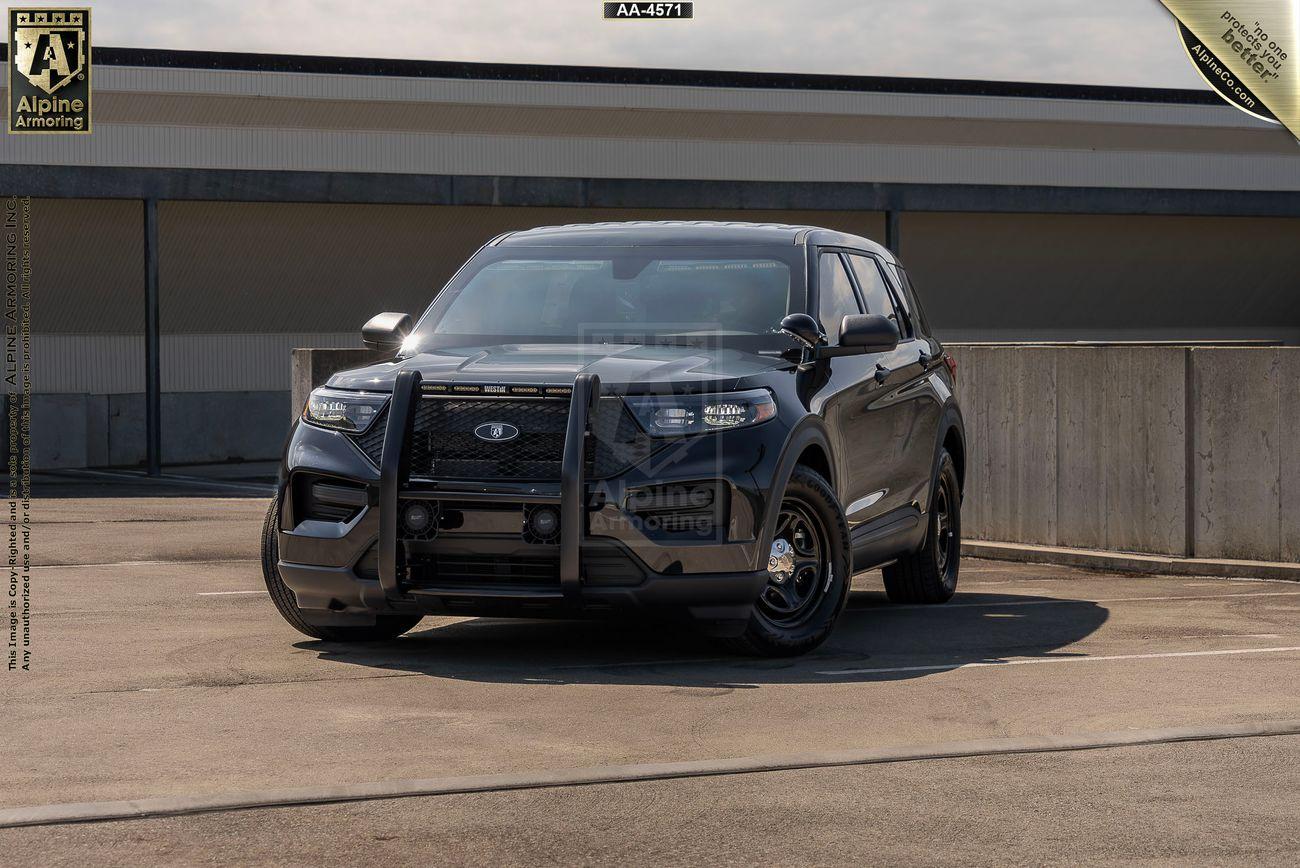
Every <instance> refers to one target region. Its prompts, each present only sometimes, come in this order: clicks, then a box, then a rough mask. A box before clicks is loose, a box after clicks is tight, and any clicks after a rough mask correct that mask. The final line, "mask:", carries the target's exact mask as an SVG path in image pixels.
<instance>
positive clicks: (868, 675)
mask: <svg viewBox="0 0 1300 868" xmlns="http://www.w3.org/2000/svg"><path fill="white" fill-rule="evenodd" d="M114 492H117V493H121V492H127V493H130V494H132V495H133V496H127V497H121V496H103V495H105V494H112V493H114ZM59 494H60V495H61V496H58V497H47V498H42V499H41V500H39V501H38V502H37V503H36V504H35V505H34V507H33V514H34V517H35V518H36V525H35V532H34V547H35V553H36V559H35V563H36V564H37V567H36V568H35V570H34V579H35V583H36V592H35V607H34V608H35V611H36V613H37V614H36V617H35V620H34V627H33V652H34V659H35V664H36V670H37V671H36V672H34V673H33V674H31V675H28V676H21V677H20V676H14V675H9V676H8V677H5V678H3V679H0V691H2V692H3V703H4V709H5V714H4V718H5V720H4V731H5V774H4V775H3V777H2V778H0V781H2V782H0V825H3V818H4V816H6V814H4V813H3V812H6V811H9V812H11V813H10V814H9V815H8V816H11V817H12V816H13V814H12V811H13V809H18V808H34V807H39V806H58V805H65V804H70V803H100V802H116V801H120V800H137V799H148V798H162V799H172V800H173V801H176V800H180V799H187V798H206V797H210V796H214V795H215V796H222V795H229V794H237V793H247V794H251V795H250V798H251V799H252V800H253V801H254V802H258V800H259V799H260V800H261V801H260V802H258V805H257V806H256V807H253V808H248V809H243V810H236V811H222V812H211V811H205V812H201V813H198V814H194V815H185V816H175V817H156V818H148V819H129V820H115V821H110V822H92V823H75V824H73V823H60V822H55V823H53V824H50V825H42V826H33V827H23V828H0V852H5V853H8V854H10V855H11V856H14V855H18V857H19V861H20V862H23V863H26V864H68V865H73V864H85V862H86V861H87V859H88V854H91V853H93V854H94V858H93V861H95V862H97V863H99V864H121V865H139V864H149V863H156V862H161V863H168V864H206V863H229V862H237V863H245V864H247V863H257V864H316V865H333V864H340V865H342V864H356V863H357V862H363V861H380V860H383V861H387V862H396V863H412V862H416V861H420V862H441V861H453V862H464V863H483V864H487V863H491V864H512V863H538V862H565V863H572V862H579V863H626V862H630V861H641V862H700V861H706V860H707V861H712V862H720V863H728V862H733V863H752V862H758V861H762V862H769V863H788V864H789V863H820V864H827V863H846V862H854V863H861V862H864V861H873V862H886V863H888V862H908V863H934V864H941V863H962V864H971V863H998V864H1006V863H1008V862H1026V863H1040V864H1041V863H1051V862H1078V861H1081V860H1091V861H1107V862H1115V861H1122V862H1127V861H1155V862H1165V863H1179V864H1192V863H1197V864H1221V863H1235V862H1249V863H1251V864H1261V863H1263V864H1279V865H1280V864H1295V863H1296V861H1297V860H1298V859H1300V822H1297V820H1300V807H1297V804H1296V800H1295V794H1296V793H1297V792H1298V791H1300V771H1298V770H1300V735H1297V734H1288V733H1295V732H1297V731H1300V585H1296V584H1294V583H1285V582H1267V581H1246V580H1226V579H1212V578H1188V577H1176V578H1174V577H1125V576H1119V575H1110V574H1102V573H1096V572H1088V571H1083V570H1077V569H1071V568H1064V567H1052V566H1039V565H1020V564H1010V563H1002V562H995V561H979V560H967V561H965V562H964V563H963V570H962V579H961V585H960V588H959V593H958V596H957V597H956V598H955V599H954V600H953V601H952V602H951V603H950V604H948V605H946V606H942V607H929V608H927V607H907V606H891V605H888V604H887V603H886V601H885V599H884V595H883V592H882V590H881V588H880V582H879V575H878V574H877V573H866V574H863V575H861V576H859V577H857V579H856V580H855V585H854V587H855V591H854V594H853V597H852V600H851V602H850V607H849V610H848V612H847V613H846V614H845V617H844V619H843V621H842V622H841V623H840V625H839V627H838V628H837V630H836V632H835V634H834V636H833V637H832V638H831V640H830V641H829V642H828V643H827V644H826V645H825V646H823V647H822V648H821V649H820V650H819V651H818V652H816V653H815V654H813V655H811V656H809V657H805V658H801V659H797V660H753V659H745V658H736V657H729V656H727V655H725V654H724V653H722V652H720V651H719V649H718V648H717V647H716V646H714V645H711V644H709V643H708V642H707V641H703V640H701V639H699V638H696V637H694V636H692V635H689V634H683V633H677V632H674V631H671V630H665V629H664V628H660V627H655V626H645V625H643V626H634V625H622V624H602V623H581V622H511V621H498V620H485V619H463V618H430V619H426V620H425V621H424V622H423V623H422V624H421V625H420V626H419V627H418V628H417V629H416V630H415V631H413V632H412V633H411V634H409V635H407V636H404V637H402V638H400V639H398V640H396V641H394V642H390V643H381V644H376V645H368V646H342V645H333V644H329V643H323V642H317V641H314V640H310V639H307V638H306V637H304V636H301V635H299V634H297V633H295V632H294V631H293V630H292V629H290V628H289V627H288V626H287V625H286V624H285V623H284V622H283V621H281V619H280V617H279V616H278V615H277V614H276V612H275V611H274V609H273V608H272V606H271V604H270V602H269V600H268V599H267V597H266V595H265V593H264V591H263V589H262V580H261V576H260V572H259V565H258V563H257V561H256V555H257V547H258V529H259V527H260V522H261V519H262V514H263V511H264V509H265V500H264V499H261V498H253V497H246V496H237V497H232V496H229V495H230V494H231V491H230V490H214V491H213V492H211V494H215V495H224V496H195V494H196V492H195V491H194V490H193V489H188V488H179V487H178V488H176V489H175V490H174V491H169V492H160V491H159V490H156V489H153V488H148V487H145V486H137V487H135V488H131V487H129V486H117V487H116V488H110V487H103V488H97V487H96V486H86V487H84V490H83V488H78V487H76V486H64V487H63V488H62V489H61V490H60V491H59ZM160 494H169V495H171V496H160ZM86 495H95V496H86ZM1251 733H1255V734H1254V735H1252V734H1251ZM1223 736H1231V737H1223ZM1242 736H1249V737H1242ZM1185 738H1190V739H1194V740H1191V741H1185V740H1182V739H1185ZM1124 739H1133V740H1135V741H1139V742H1145V743H1139V744H1131V745H1127V746H1114V745H1115V744H1116V743H1117V741H1123V740H1124ZM1204 739H1210V740H1204ZM1053 740H1060V746H1061V747H1071V748H1074V749H1071V750H1057V749H1054V748H1053V744H1055V742H1054V741H1053ZM1107 745H1111V746H1107ZM959 748H960V749H959ZM1030 748H1032V749H1033V750H1035V751H1036V752H1022V751H1023V750H1029V749H1030ZM1078 748H1084V749H1078ZM837 752H838V753H837ZM832 755H838V756H840V757H841V759H845V764H832V763H829V762H822V761H821V759H825V758H826V757H829V756H832ZM799 757H802V758H803V760H800V761H798V762H796V760H797V758H799ZM810 757H811V759H809V758H810ZM855 757H856V758H857V759H856V760H855V759H854V758H855ZM818 758H821V759H818ZM896 760H901V761H896ZM724 761H725V762H724ZM732 761H734V762H735V763H736V769H735V770H736V771H737V772H742V773H735V774H719V773H718V772H719V771H720V770H721V771H725V769H723V768H721V766H720V765H719V763H722V765H725V764H726V762H732ZM688 762H695V763H697V765H696V766H689V767H688V766H682V765H680V764H682V763H688ZM800 763H802V765H801V764H800ZM629 764H657V765H656V766H654V768H669V769H671V770H673V771H672V776H666V775H665V776H658V777H660V778H661V779H632V778H638V775H639V776H640V778H645V777H650V778H654V777H656V775H653V774H640V773H638V774H631V773H629V774H626V775H624V773H623V772H621V771H619V769H617V768H614V767H621V766H626V765H629ZM664 764H678V765H667V766H665V765H664ZM648 767H649V766H645V765H641V766H639V768H641V769H643V770H644V769H645V768H648ZM692 769H696V771H692ZM563 770H578V772H573V771H569V772H565V773H566V774H569V775H570V779H565V778H564V774H558V777H556V775H557V773H559V772H562V771H563ZM697 772H698V773H697ZM575 774H576V775H577V778H582V776H583V775H587V774H590V775H591V776H593V777H594V779H598V780H599V781H601V782H591V781H586V782H584V781H582V780H576V782H577V783H581V784H582V785H560V786H556V785H549V784H554V783H560V784H565V783H567V784H573V783H575V779H572V778H573V775H575ZM488 775H495V776H497V777H496V778H493V779H490V780H489V779H486V778H482V777H481V776H488ZM548 776H550V777H548ZM602 776H603V777H602ZM452 777H465V778H467V779H469V780H471V781H480V782H482V781H488V782H487V783H484V784H483V785H482V789H483V791H481V792H459V791H455V789H456V788H455V787H450V790H451V791H449V792H446V793H444V794H435V795H416V796H407V797H403V798H385V799H381V800H371V801H352V800H345V801H342V802H341V803H337V804H311V805H296V806H286V805H284V804H283V802H285V801H286V799H284V798H280V799H277V798H275V797H274V796H273V795H268V791H283V790H286V789H295V791H296V792H299V793H302V792H308V791H311V790H310V788H316V790H315V791H318V792H319V791H321V790H320V788H325V787H346V786H348V785H358V784H361V785H383V784H385V782H393V781H409V780H411V779H423V780H425V781H426V782H427V781H430V780H432V781H434V782H435V784H436V786H434V787H433V788H432V789H433V790H434V791H436V790H437V787H438V786H441V787H443V788H444V789H448V785H447V780H448V779H449V778H452ZM665 778H666V779H665ZM492 780H495V781H497V782H499V783H500V782H506V781H512V782H513V784H512V785H511V786H510V787H506V786H504V785H501V786H498V785H493V784H492V783H491V781H492ZM477 786H478V785H474V786H471V787H469V788H470V789H474V788H476V787H477ZM302 788H307V789H302ZM462 789H464V787H462ZM259 794H260V795H259Z"/></svg>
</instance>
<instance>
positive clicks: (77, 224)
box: [33, 200, 884, 394]
mask: <svg viewBox="0 0 1300 868" xmlns="http://www.w3.org/2000/svg"><path fill="white" fill-rule="evenodd" d="M672 218H690V219H722V220H728V219H731V220H735V219H739V220H746V219H748V220H770V221H777V222H789V223H809V222H815V223H818V224H821V225H826V226H832V227H834V228H839V229H844V230H845V231H849V232H854V233H858V234H863V235H867V236H871V237H877V238H879V237H881V236H882V235H883V232H884V217H883V215H881V214H876V213H860V212H833V211H830V212H828V211H818V212H773V211H758V212H756V211H649V210H640V211H632V210H627V211H624V210H601V211H599V212H593V211H587V210H580V209H561V208H494V207H465V206H457V207H453V206H431V205H430V206H425V205H309V204H264V203H220V202H164V203H161V205H160V207H159V249H160V258H159V295H160V300H159V309H160V319H161V324H162V332H163V336H162V346H161V351H162V369H163V370H162V388H163V390H164V391H169V392H204V391H238V390H287V389H288V388H289V350H290V349H291V348H293V347H295V346H315V347H332V346H358V345H359V334H360V330H361V326H362V324H363V323H364V322H365V321H366V320H367V319H369V318H370V316H372V315H373V314H375V313H378V312H380V311H384V310H400V311H407V312H410V313H411V314H413V315H418V314H419V313H420V312H422V311H423V310H424V308H425V307H426V306H427V305H428V304H429V302H430V301H431V300H432V298H433V295H434V293H435V292H436V291H437V290H438V289H440V288H441V287H442V286H443V284H444V283H446V281H447V280H448V279H449V278H450V277H451V275H452V274H453V273H454V272H455V270H456V269H457V268H458V267H460V265H461V264H462V263H463V262H464V261H465V259H467V258H468V257H469V256H470V255H471V254H472V253H473V252H474V251H475V250H476V249H478V247H480V246H481V245H482V244H483V243H485V242H486V241H488V240H490V239H491V238H493V237H494V236H496V235H498V234H500V233H502V232H505V231H508V230H512V229H526V228H529V227H532V226H537V225H545V224H554V223H573V222H584V221H591V220H624V219H672ZM142 219H143V218H142V216H141V209H140V205H139V203H138V202H100V201H86V200H40V201H38V202H36V203H35V206H34V209H33V238H34V242H33V261H34V262H35V263H36V268H37V273H36V275H35V276H34V278H33V281H34V286H35V288H36V289H35V295H34V298H33V311H34V314H33V318H34V331H35V332H36V338H35V340H34V342H33V343H34V359H33V361H34V387H35V390H36V391H37V392H41V393H58V392H62V393H67V392H71V393H89V394H111V393H119V392H137V391H142V390H143V388H144V381H143V370H144V356H143V353H144V349H143V338H142V337H141V335H142V333H143V322H144V300H143V288H142V287H143V264H142V263H143V258H142V257H143V249H142V245H141V242H140V237H141V232H142V229H141V221H142ZM70 226H71V227H73V228H74V229H75V234H74V235H73V236H72V237H75V238H76V239H77V243H76V244H72V245H66V246H65V245H63V244H62V243H61V242H62V241H63V240H65V239H67V238H68V237H69V227H70Z"/></svg>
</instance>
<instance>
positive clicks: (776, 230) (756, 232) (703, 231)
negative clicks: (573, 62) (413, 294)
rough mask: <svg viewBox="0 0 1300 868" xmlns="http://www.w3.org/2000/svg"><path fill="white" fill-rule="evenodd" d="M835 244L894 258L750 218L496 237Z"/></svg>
mask: <svg viewBox="0 0 1300 868" xmlns="http://www.w3.org/2000/svg"><path fill="white" fill-rule="evenodd" d="M809 242H811V243H814V244H834V245H843V246H845V247H856V248H859V249H862V250H867V251H870V252H872V253H877V254H879V255H881V256H884V257H885V258H886V259H890V260H892V259H893V258H894V257H893V254H891V253H890V252H889V250H888V249H886V248H885V247H883V246H881V245H880V244H877V243H876V242H874V241H872V240H870V239H868V238H863V237H862V236H860V235H850V234H848V233H845V232H839V231H837V230H834V229H825V228H823V227H820V226H798V225H790V224H787V223H746V222H741V221H728V222H722V221H716V220H631V221H627V222H617V223H615V222H611V223H569V224H566V225H563V226H538V227H537V228H535V229H527V230H524V231H522V232H511V233H508V234H506V235H501V236H499V237H497V238H495V239H493V241H492V244H494V245H501V246H506V247H513V246H519V247H552V246H554V247H567V246H575V247H600V246H605V245H610V246H637V245H642V244H645V245H657V246H660V245H661V246H673V245H682V246H686V245H725V244H804V243H809Z"/></svg>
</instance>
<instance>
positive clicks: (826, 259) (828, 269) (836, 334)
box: [817, 253, 862, 346]
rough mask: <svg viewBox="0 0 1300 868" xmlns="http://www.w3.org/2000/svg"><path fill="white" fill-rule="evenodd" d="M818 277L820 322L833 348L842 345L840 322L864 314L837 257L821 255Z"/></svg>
mask: <svg viewBox="0 0 1300 868" xmlns="http://www.w3.org/2000/svg"><path fill="white" fill-rule="evenodd" d="M817 275H818V277H817V292H818V297H819V300H818V302H817V318H818V319H820V320H821V323H822V328H823V329H825V331H826V337H827V338H828V339H829V340H830V343H831V346H834V345H836V344H838V343H839V342H840V321H841V320H842V319H844V317H846V316H848V315H850V314H855V313H862V308H861V307H860V306H859V305H858V297H857V295H855V294H854V292H853V284H852V283H851V282H850V281H849V273H848V272H847V271H845V270H844V262H843V261H842V260H841V259H840V256H839V254H838V253H823V254H822V256H821V261H820V262H819V264H818V266H817Z"/></svg>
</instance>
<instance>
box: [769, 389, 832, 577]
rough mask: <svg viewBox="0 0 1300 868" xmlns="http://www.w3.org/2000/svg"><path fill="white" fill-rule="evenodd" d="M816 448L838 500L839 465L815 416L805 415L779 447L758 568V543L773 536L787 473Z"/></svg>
mask: <svg viewBox="0 0 1300 868" xmlns="http://www.w3.org/2000/svg"><path fill="white" fill-rule="evenodd" d="M813 445H816V446H819V447H821V450H822V452H824V453H825V454H826V461H827V463H828V464H829V465H830V468H831V478H830V479H828V480H826V481H827V482H828V483H830V486H831V490H832V491H834V492H835V493H836V500H837V501H838V500H839V486H838V485H837V482H836V480H837V479H838V477H839V473H840V469H839V464H838V463H837V462H836V457H835V452H834V450H832V449H831V443H830V437H829V436H827V434H826V428H825V425H824V423H823V422H822V420H821V418H820V417H819V416H814V415H811V414H810V415H808V416H805V417H804V418H803V419H802V420H800V421H799V422H798V423H797V424H796V425H795V427H794V429H793V430H792V431H791V432H790V434H789V436H787V437H786V438H785V444H784V446H782V448H781V458H780V460H779V461H778V462H777V465H776V472H775V473H774V474H773V475H772V488H771V495H770V496H769V497H768V498H767V503H766V504H765V505H764V514H763V523H762V528H763V530H762V536H760V537H759V540H760V544H759V546H758V551H759V555H760V557H759V560H760V561H761V562H762V563H760V564H759V566H760V567H761V566H762V565H763V564H764V563H766V558H767V549H765V548H764V547H763V544H762V541H765V540H770V539H771V538H772V535H773V534H775V533H776V521H777V518H778V516H779V515H780V513H781V495H782V493H784V492H785V487H786V484H787V483H789V481H790V476H791V474H793V473H794V468H795V464H796V462H798V460H799V456H800V455H802V454H803V451H804V450H805V449H807V448H808V447H809V446H813Z"/></svg>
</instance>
